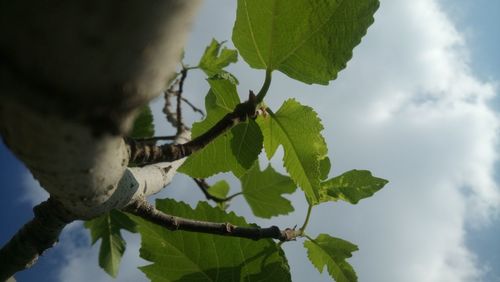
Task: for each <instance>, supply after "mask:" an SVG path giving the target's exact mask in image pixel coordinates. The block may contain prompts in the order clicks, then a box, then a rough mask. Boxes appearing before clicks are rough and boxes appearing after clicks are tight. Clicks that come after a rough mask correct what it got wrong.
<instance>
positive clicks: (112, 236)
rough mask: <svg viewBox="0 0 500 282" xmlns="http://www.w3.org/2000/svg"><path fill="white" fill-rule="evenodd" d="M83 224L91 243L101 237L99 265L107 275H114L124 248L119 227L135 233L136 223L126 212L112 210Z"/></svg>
mask: <svg viewBox="0 0 500 282" xmlns="http://www.w3.org/2000/svg"><path fill="white" fill-rule="evenodd" d="M84 226H85V228H87V229H89V231H90V235H91V238H92V244H95V243H96V242H97V240H99V239H101V247H100V249H99V266H101V267H102V268H103V269H104V270H105V271H106V272H107V273H108V274H109V275H111V276H113V277H116V275H117V274H118V269H119V267H120V261H121V258H122V256H123V253H124V252H125V248H126V243H125V241H124V240H123V237H122V235H121V233H120V229H125V230H128V231H130V232H133V233H135V232H137V230H136V224H135V223H134V222H133V221H132V220H131V219H130V218H129V217H128V216H127V215H126V214H124V213H122V212H120V211H117V210H112V211H110V212H108V213H105V214H103V215H101V216H99V217H97V218H94V219H91V220H89V221H86V222H85V224H84Z"/></svg>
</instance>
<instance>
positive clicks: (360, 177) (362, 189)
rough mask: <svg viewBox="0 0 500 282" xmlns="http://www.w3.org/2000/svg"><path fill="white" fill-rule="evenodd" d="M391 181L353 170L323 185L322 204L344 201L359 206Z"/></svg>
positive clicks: (366, 172)
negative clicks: (361, 201)
mask: <svg viewBox="0 0 500 282" xmlns="http://www.w3.org/2000/svg"><path fill="white" fill-rule="evenodd" d="M388 182H389V181H387V180H385V179H382V178H377V177H374V176H372V173H371V172H370V171H367V170H351V171H348V172H346V173H344V174H342V175H339V176H337V177H334V178H332V179H330V180H328V181H325V182H323V183H322V184H321V199H320V201H321V202H326V201H337V200H339V199H340V200H344V201H346V202H349V203H351V204H357V203H358V202H359V201H360V200H362V199H364V198H368V197H371V196H372V195H373V194H375V192H377V191H378V190H380V189H382V187H384V186H385V184H387V183H388Z"/></svg>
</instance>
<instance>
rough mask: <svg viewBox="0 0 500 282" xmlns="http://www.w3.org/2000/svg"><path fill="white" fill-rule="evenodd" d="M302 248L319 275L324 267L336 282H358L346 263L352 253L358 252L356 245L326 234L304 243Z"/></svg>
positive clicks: (352, 270)
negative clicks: (305, 250)
mask: <svg viewBox="0 0 500 282" xmlns="http://www.w3.org/2000/svg"><path fill="white" fill-rule="evenodd" d="M304 247H305V248H306V249H307V256H308V257H309V260H310V261H311V263H312V264H313V265H314V266H315V267H316V269H318V271H319V272H320V273H322V272H323V269H324V268H325V266H326V269H327V270H328V273H329V274H330V276H331V277H332V278H333V279H335V281H336V282H355V281H358V277H357V276H356V272H354V269H353V268H352V266H351V265H350V264H349V263H348V262H347V261H346V259H347V258H350V257H351V256H352V252H355V251H357V250H358V247H357V246H356V245H354V244H352V243H350V242H347V241H345V240H342V239H339V238H334V237H331V236H329V235H327V234H320V235H319V236H318V237H317V238H316V239H314V240H313V241H309V240H308V241H305V242H304Z"/></svg>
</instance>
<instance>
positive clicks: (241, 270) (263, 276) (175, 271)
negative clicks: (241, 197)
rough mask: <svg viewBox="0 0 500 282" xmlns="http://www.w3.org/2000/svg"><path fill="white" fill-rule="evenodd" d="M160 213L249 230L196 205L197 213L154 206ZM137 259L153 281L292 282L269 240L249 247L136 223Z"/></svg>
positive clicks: (161, 203)
mask: <svg viewBox="0 0 500 282" xmlns="http://www.w3.org/2000/svg"><path fill="white" fill-rule="evenodd" d="M157 208H158V209H159V210H161V211H164V212H168V213H170V214H174V215H176V216H182V217H186V218H192V219H196V220H204V221H213V222H230V223H232V224H236V225H240V226H245V225H248V224H247V223H246V222H245V220H244V219H243V218H242V217H239V216H236V215H235V214H234V213H232V212H231V213H225V212H224V211H222V210H221V209H218V208H213V207H210V206H209V205H208V204H207V203H206V202H200V203H199V204H198V206H197V207H196V209H192V208H191V207H190V206H189V205H187V204H184V203H178V202H175V201H174V200H171V199H166V200H157ZM134 219H135V220H136V221H137V222H138V224H139V225H138V228H139V232H140V233H141V237H142V243H141V249H140V254H141V257H142V258H144V259H146V260H148V261H150V262H152V264H150V265H147V266H143V267H141V270H142V271H143V272H144V273H145V274H146V276H147V277H148V278H150V279H151V280H152V281H290V273H289V267H288V264H287V261H286V259H285V257H284V254H283V252H282V250H281V249H280V247H278V246H277V245H276V243H275V242H273V240H271V239H267V240H259V241H253V240H248V239H241V238H232V237H225V236H217V235H210V234H203V233H196V232H185V231H169V230H167V229H166V228H164V227H161V226H158V225H156V224H153V223H150V222H147V221H144V220H143V219H140V218H137V217H134Z"/></svg>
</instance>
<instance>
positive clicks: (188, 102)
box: [182, 97, 205, 117]
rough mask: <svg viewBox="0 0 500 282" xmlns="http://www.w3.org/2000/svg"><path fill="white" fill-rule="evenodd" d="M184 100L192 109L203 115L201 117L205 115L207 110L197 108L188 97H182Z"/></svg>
mask: <svg viewBox="0 0 500 282" xmlns="http://www.w3.org/2000/svg"><path fill="white" fill-rule="evenodd" d="M182 101H183V102H184V103H186V104H188V106H190V107H191V109H192V110H193V111H194V112H197V113H199V114H200V115H201V117H205V112H204V111H202V110H201V109H199V108H197V107H196V106H195V105H193V103H191V102H190V101H189V100H188V99H186V98H184V97H182Z"/></svg>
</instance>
